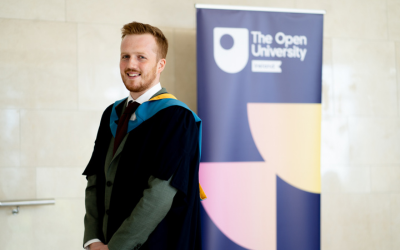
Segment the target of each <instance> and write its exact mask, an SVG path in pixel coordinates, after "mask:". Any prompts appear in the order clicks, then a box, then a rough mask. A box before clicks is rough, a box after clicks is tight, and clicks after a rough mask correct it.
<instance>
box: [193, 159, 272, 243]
mask: <svg viewBox="0 0 400 250" xmlns="http://www.w3.org/2000/svg"><path fill="white" fill-rule="evenodd" d="M275 178H276V177H275V174H274V172H273V171H272V169H271V168H268V165H267V164H266V163H265V162H222V163H221V162H219V163H201V164H200V183H201V185H202V187H203V189H204V191H205V193H206V194H207V196H208V198H207V200H205V201H202V205H203V206H204V208H205V210H206V212H207V214H208V215H209V216H210V218H211V220H212V221H213V222H214V223H215V224H216V225H217V227H218V228H219V229H220V230H221V231H222V232H223V233H224V234H225V235H226V236H227V237H228V238H229V239H231V240H232V241H233V242H235V243H236V244H238V245H240V246H242V247H245V248H248V249H254V250H265V249H268V250H273V249H276V179H275Z"/></svg>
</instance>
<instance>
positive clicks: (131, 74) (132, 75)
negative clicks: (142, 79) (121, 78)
mask: <svg viewBox="0 0 400 250" xmlns="http://www.w3.org/2000/svg"><path fill="white" fill-rule="evenodd" d="M126 75H127V76H131V77H135V76H140V74H139V73H126Z"/></svg>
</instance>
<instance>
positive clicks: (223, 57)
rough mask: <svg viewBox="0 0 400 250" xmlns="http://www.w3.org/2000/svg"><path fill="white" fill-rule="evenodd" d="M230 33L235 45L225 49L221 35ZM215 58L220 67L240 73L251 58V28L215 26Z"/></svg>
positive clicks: (226, 70)
mask: <svg viewBox="0 0 400 250" xmlns="http://www.w3.org/2000/svg"><path fill="white" fill-rule="evenodd" d="M223 35H230V36H232V38H233V46H232V48H230V49H224V48H223V47H222V46H221V42H220V40H221V37H222V36H223ZM214 60H215V62H216V63H217V65H218V67H219V68H220V69H221V70H223V71H225V72H227V73H231V74H233V73H238V72H240V71H242V69H244V67H246V65H247V61H248V60H249V30H248V29H244V28H222V27H216V28H214Z"/></svg>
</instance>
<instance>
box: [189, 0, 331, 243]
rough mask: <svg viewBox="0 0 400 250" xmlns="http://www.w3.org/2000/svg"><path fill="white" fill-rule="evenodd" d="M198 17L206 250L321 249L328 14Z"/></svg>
mask: <svg viewBox="0 0 400 250" xmlns="http://www.w3.org/2000/svg"><path fill="white" fill-rule="evenodd" d="M196 8H197V86H198V114H199V116H200V118H201V119H202V120H203V146H202V157H201V163H200V177H199V178H200V183H201V185H202V186H203V189H204V190H205V192H206V194H207V196H208V199H207V200H204V201H203V202H202V208H201V209H202V238H203V241H202V243H203V244H202V248H203V249H207V250H217V249H219V250H243V249H252V250H265V249H268V250H270V249H271V250H275V249H278V250H316V249H320V228H321V227H320V191H321V180H320V135H321V71H322V37H323V33H322V32H323V14H324V11H315V10H314V11H307V10H306V11H304V10H286V9H266V8H255V7H239V6H216V5H196Z"/></svg>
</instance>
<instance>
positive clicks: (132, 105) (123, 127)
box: [113, 101, 140, 155]
mask: <svg viewBox="0 0 400 250" xmlns="http://www.w3.org/2000/svg"><path fill="white" fill-rule="evenodd" d="M139 106H140V103H138V102H132V101H131V102H129V104H128V107H126V108H125V111H124V113H122V115H121V117H120V118H119V121H118V127H117V134H116V135H115V140H114V150H113V155H114V154H115V152H116V151H117V149H118V146H119V144H121V141H122V140H123V139H124V137H125V135H126V131H127V130H128V123H129V120H130V118H131V116H132V114H133V113H134V112H135V111H136V109H137V108H138V107H139Z"/></svg>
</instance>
